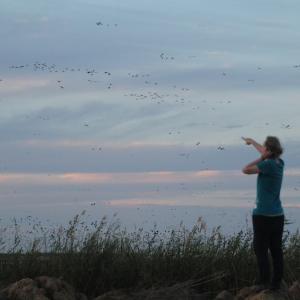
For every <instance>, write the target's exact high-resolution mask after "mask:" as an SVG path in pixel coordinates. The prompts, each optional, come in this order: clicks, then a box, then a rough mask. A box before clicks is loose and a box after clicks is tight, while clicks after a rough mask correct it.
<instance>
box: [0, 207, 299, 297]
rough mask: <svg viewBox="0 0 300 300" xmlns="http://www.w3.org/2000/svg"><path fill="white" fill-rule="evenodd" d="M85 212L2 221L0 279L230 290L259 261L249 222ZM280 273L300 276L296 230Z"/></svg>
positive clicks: (92, 287)
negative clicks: (134, 223) (165, 224)
mask: <svg viewBox="0 0 300 300" xmlns="http://www.w3.org/2000/svg"><path fill="white" fill-rule="evenodd" d="M83 219H84V212H83V213H81V214H79V215H76V216H75V217H74V218H73V219H72V220H71V221H70V222H69V223H68V225H67V226H56V227H46V226H43V225H42V224H41V223H39V222H33V220H30V222H31V225H30V226H28V224H27V225H26V226H25V225H24V224H23V225H22V224H18V222H17V221H16V220H14V222H13V225H12V226H10V227H9V228H8V227H4V228H0V249H1V254H0V281H1V282H2V284H7V283H10V282H13V281H16V280H19V279H21V278H24V277H36V276H39V275H48V276H55V277H61V278H63V279H64V280H66V281H67V282H69V283H70V284H72V285H74V286H75V288H76V289H78V290H79V291H81V292H83V293H86V294H87V295H89V296H94V295H99V294H102V293H104V292H106V291H109V290H112V289H121V288H125V289H130V288H148V287H153V286H166V285H171V284H175V283H178V282H184V281H188V280H193V281H194V282H196V283H197V284H196V285H195V286H196V288H197V289H198V290H199V292H201V291H210V292H218V291H220V290H223V289H228V290H232V291H235V290H237V289H239V288H241V287H243V286H245V285H249V284H251V283H252V281H253V279H254V277H255V274H256V261H255V257H254V254H253V250H252V232H251V230H250V229H246V230H244V231H242V230H241V231H240V232H238V233H237V234H233V235H230V236H225V235H224V234H223V233H222V232H221V228H220V227H217V228H214V229H213V230H212V231H210V232H208V230H207V227H206V224H205V222H204V221H203V220H202V219H201V218H200V219H199V220H198V222H197V223H196V224H195V225H194V227H193V228H192V229H189V230H188V229H186V228H185V226H184V224H182V223H181V225H180V226H179V228H178V229H176V230H165V231H159V230H158V229H157V227H156V226H155V225H154V227H153V229H152V230H150V231H144V230H143V229H142V228H137V229H136V230H135V231H134V232H128V231H126V230H125V229H124V228H122V227H121V226H120V223H119V222H118V220H116V219H113V220H112V221H109V220H108V219H107V218H106V217H104V218H102V219H101V220H99V221H96V222H92V223H88V222H87V221H84V220H83ZM284 253H285V270H286V274H285V275H286V276H285V279H286V281H287V282H292V281H293V280H295V279H296V278H299V277H300V276H299V275H300V235H299V232H298V231H297V232H296V233H294V234H290V233H289V232H285V236H284Z"/></svg>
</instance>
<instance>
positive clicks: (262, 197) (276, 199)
mask: <svg viewBox="0 0 300 300" xmlns="http://www.w3.org/2000/svg"><path fill="white" fill-rule="evenodd" d="M257 167H258V169H259V173H258V176H257V185H256V208H255V209H254V210H253V214H254V215H263V216H280V215H283V208H282V206H281V200H280V189H281V184H282V177H283V169H284V161H283V160H282V159H280V158H278V159H266V160H263V161H261V162H259V163H258V164H257Z"/></svg>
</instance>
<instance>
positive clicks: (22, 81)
mask: <svg viewBox="0 0 300 300" xmlns="http://www.w3.org/2000/svg"><path fill="white" fill-rule="evenodd" d="M49 85H50V80H49V79H38V78H34V77H33V78H28V77H26V78H24V77H22V78H18V77H15V78H7V79H4V80H3V81H2V82H1V84H0V91H1V92H2V93H7V94H8V93H15V92H23V91H28V90H32V89H36V88H43V87H47V86H49Z"/></svg>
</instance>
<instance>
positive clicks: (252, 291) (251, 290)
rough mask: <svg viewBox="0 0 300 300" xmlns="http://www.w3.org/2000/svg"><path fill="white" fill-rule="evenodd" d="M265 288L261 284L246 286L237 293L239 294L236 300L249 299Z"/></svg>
mask: <svg viewBox="0 0 300 300" xmlns="http://www.w3.org/2000/svg"><path fill="white" fill-rule="evenodd" d="M264 289H265V288H264V287H263V286H261V285H253V286H246V287H244V288H242V289H241V290H240V291H239V292H238V293H237V295H236V296H235V300H244V299H248V297H252V296H254V295H256V294H258V293H260V292H261V291H263V290H264Z"/></svg>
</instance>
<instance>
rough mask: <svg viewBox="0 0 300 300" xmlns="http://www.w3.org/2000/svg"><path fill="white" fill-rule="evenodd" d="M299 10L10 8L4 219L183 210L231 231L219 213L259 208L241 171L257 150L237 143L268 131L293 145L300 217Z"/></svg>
mask: <svg viewBox="0 0 300 300" xmlns="http://www.w3.org/2000/svg"><path fill="white" fill-rule="evenodd" d="M299 9H300V3H298V2H297V1H292V0H287V1H284V2H283V1H279V0H272V1H271V0H260V1H257V0H254V1H251V2H249V1H237V0H228V1H217V0H214V1H196V0H188V1H178V0H172V1H171V0H164V1H157V0H151V1H150V0H149V1H148V0H139V1H138V0H127V1H115V0H100V1H99V0H98V1H96V0H72V1H68V0H64V1H57V0H53V1H34V0H28V1H26V2H24V1H20V0H14V1H11V0H0V39H1V41H2V42H1V51H0V53H1V55H0V107H1V109H0V139H1V147H0V201H1V204H2V213H3V215H4V216H6V217H13V216H15V215H16V216H23V215H35V216H37V217H39V216H40V217H41V218H43V219H45V218H50V219H51V218H53V219H57V220H63V219H65V218H66V217H69V216H71V215H72V214H75V213H76V212H77V211H80V210H85V209H86V210H88V212H89V213H90V214H91V215H92V216H94V217H97V216H100V215H102V214H104V213H115V212H118V213H120V214H121V215H122V218H123V219H124V220H126V222H127V224H130V223H132V222H141V220H144V221H145V220H146V219H149V218H150V215H151V216H152V214H153V220H155V216H156V215H157V214H160V217H159V220H158V221H160V222H162V221H164V222H167V220H168V222H169V224H173V222H174V220H173V219H172V218H171V217H170V213H169V212H170V210H172V209H178V210H181V211H182V214H181V215H180V216H179V215H178V214H177V215H176V214H175V215H174V216H175V219H176V220H179V218H183V215H187V217H186V221H187V222H192V221H194V218H196V215H199V214H204V218H205V215H206V216H208V211H216V215H215V217H213V218H210V217H208V218H209V219H214V223H216V224H218V223H222V218H220V217H218V216H217V215H218V214H219V213H220V211H221V210H222V211H224V209H227V210H229V211H233V209H237V208H239V209H242V208H243V209H245V210H246V211H251V208H252V207H253V206H254V202H255V181H256V177H255V176H245V175H243V174H242V173H241V169H242V167H243V166H244V165H245V164H247V163H248V162H250V161H251V160H254V159H255V158H257V157H258V154H257V152H256V151H255V150H254V149H252V148H251V147H249V146H246V145H245V144H244V143H243V141H242V140H241V136H246V137H252V138H254V139H256V140H257V141H258V142H260V143H263V141H264V139H265V137H266V136H267V135H276V136H278V137H279V138H280V140H281V141H282V143H283V146H284V149H285V153H284V156H283V159H284V160H285V163H286V170H285V172H286V173H285V174H286V175H285V178H284V183H283V188H282V200H283V203H284V205H285V207H286V209H287V210H290V211H293V212H294V211H295V210H298V209H299V207H300V204H299V201H298V195H299V192H298V190H299V189H300V165H299V161H300V160H299V155H300V153H299V150H298V149H299V136H300V132H299V130H298V128H299V125H300V120H299V117H298V115H299V109H300V104H299V99H298V97H299V96H298V95H299V90H300V85H299V83H300V73H299V72H300V60H299V51H298V49H299V46H300V38H299V37H300V33H299V30H298V29H299V26H300V20H299V18H298V15H297V12H298V11H299ZM183 208H184V212H183ZM149 209H150V210H151V211H152V210H153V209H154V210H155V213H150V210H149ZM204 209H205V212H204V211H203V210H204ZM207 209H210V210H207ZM143 210H144V213H141V211H143ZM191 212H193V213H194V212H196V215H195V216H193V217H192V216H191V215H190V214H191ZM191 219H192V221H191ZM124 222H125V221H124ZM168 222H167V223H168ZM223 223H224V222H223Z"/></svg>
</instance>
